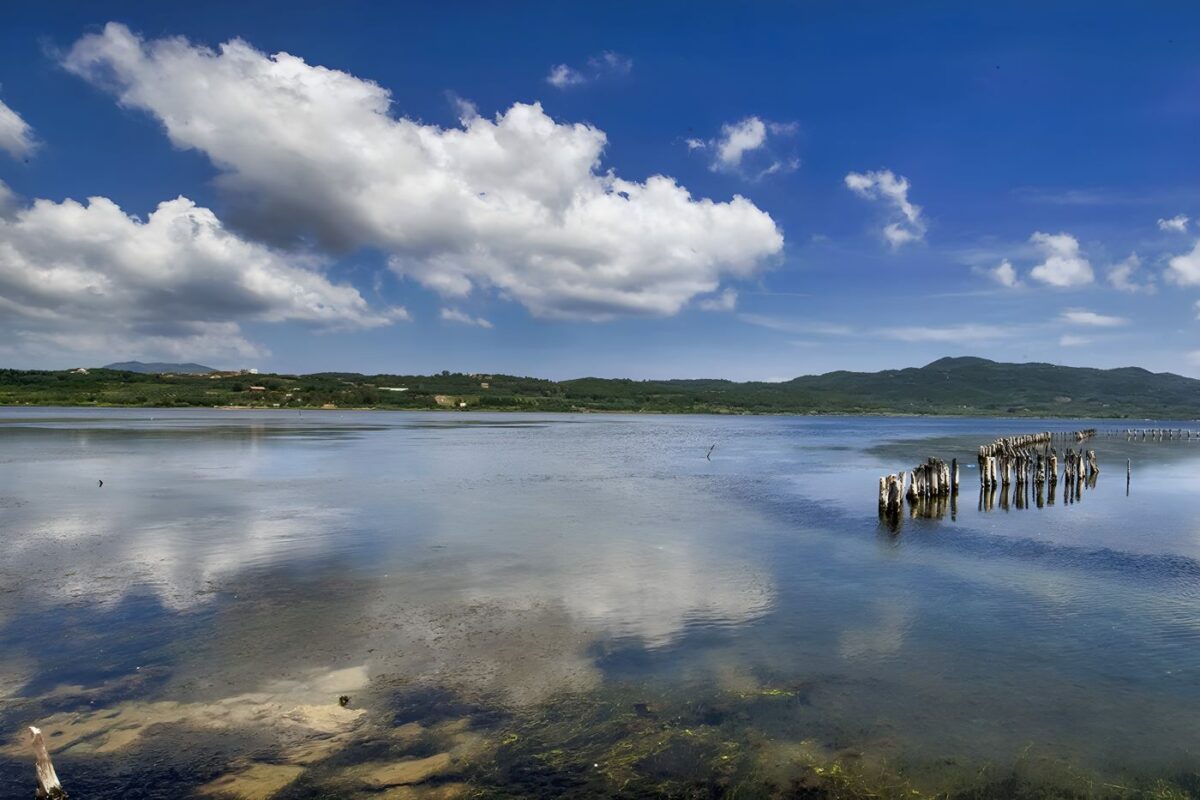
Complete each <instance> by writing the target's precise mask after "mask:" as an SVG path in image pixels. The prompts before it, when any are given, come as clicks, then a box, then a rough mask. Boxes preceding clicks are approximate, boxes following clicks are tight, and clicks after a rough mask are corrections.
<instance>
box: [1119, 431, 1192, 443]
mask: <svg viewBox="0 0 1200 800" xmlns="http://www.w3.org/2000/svg"><path fill="white" fill-rule="evenodd" d="M1108 435H1109V436H1120V435H1124V436H1125V440H1126V441H1133V440H1134V439H1140V440H1142V441H1145V440H1147V439H1149V440H1151V441H1156V442H1165V441H1171V440H1175V439H1180V440H1184V441H1187V440H1191V439H1200V431H1193V430H1188V429H1187V428H1126V429H1125V430H1123V431H1117V430H1112V431H1108Z"/></svg>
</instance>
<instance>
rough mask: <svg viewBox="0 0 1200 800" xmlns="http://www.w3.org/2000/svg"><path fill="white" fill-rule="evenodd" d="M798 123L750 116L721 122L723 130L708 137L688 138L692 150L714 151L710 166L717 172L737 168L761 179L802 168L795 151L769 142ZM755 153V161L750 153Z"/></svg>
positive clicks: (795, 127)
mask: <svg viewBox="0 0 1200 800" xmlns="http://www.w3.org/2000/svg"><path fill="white" fill-rule="evenodd" d="M797 130H798V126H797V125H796V124H795V123H791V122H768V121H766V120H763V119H761V118H759V117H755V116H750V117H746V118H745V119H742V120H739V121H737V122H729V123H726V124H724V125H722V126H721V133H720V135H719V136H717V137H716V138H714V139H710V140H708V141H705V140H704V139H697V138H695V137H691V138H688V139H685V140H684V144H686V145H687V148H688V150H691V151H695V150H705V151H707V152H709V153H711V155H712V161H711V162H710V163H709V168H710V169H712V170H713V171H714V172H733V173H737V174H741V175H743V176H744V177H748V178H751V179H753V180H758V179H760V178H765V177H767V176H768V175H778V174H782V173H787V172H793V171H794V170H797V169H799V168H800V159H799V158H797V157H796V156H794V155H778V154H777V153H776V152H775V148H773V147H770V146H768V141H769V140H770V139H772V138H774V139H778V138H781V137H785V136H791V135H793V134H795V133H796V131H797ZM751 155H753V156H754V158H753V163H750V162H751V159H750V158H749V156H751Z"/></svg>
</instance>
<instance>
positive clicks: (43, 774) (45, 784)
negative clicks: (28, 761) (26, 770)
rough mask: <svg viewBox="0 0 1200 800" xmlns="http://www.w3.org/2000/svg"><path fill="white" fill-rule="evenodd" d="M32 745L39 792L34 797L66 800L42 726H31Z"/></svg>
mask: <svg viewBox="0 0 1200 800" xmlns="http://www.w3.org/2000/svg"><path fill="white" fill-rule="evenodd" d="M29 739H30V742H29V743H30V746H32V747H33V756H34V759H35V763H34V768H35V769H36V770H37V792H36V793H35V794H34V797H37V798H48V799H49V800H66V797H67V793H66V792H65V791H64V790H63V788H62V784H60V783H59V782H58V774H57V773H56V772H55V771H54V764H53V763H52V762H51V761H50V753H49V751H47V750H46V740H45V738H44V737H43V736H42V731H41V729H40V728H35V727H33V726H32V725H31V726H30V727H29Z"/></svg>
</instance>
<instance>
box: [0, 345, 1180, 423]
mask: <svg viewBox="0 0 1200 800" xmlns="http://www.w3.org/2000/svg"><path fill="white" fill-rule="evenodd" d="M0 404H2V405H52V406H55V405H58V406H91V405H94V406H151V407H221V406H245V407H253V408H320V407H322V406H328V405H333V406H336V407H338V408H381V409H438V408H444V409H468V410H477V411H609V412H650V413H711V414H820V413H824V414H950V415H986V416H996V415H1014V416H1060V417H1153V418H1160V419H1191V418H1196V417H1200V380H1195V379H1192V378H1185V377H1182V376H1179V375H1174V374H1171V373H1152V372H1149V371H1147V370H1144V369H1140V368H1136V367H1126V368H1122V369H1110V370H1099V369H1088V368H1080V367H1061V366H1056V365H1053V364H1043V363H1029V364H1005V363H998V362H995V361H989V360H987V359H982V358H967V357H964V358H943V359H940V360H938V361H935V362H933V363H931V364H927V365H926V366H924V367H919V368H916V367H914V368H908V369H900V370H884V371H882V372H869V373H868V372H844V371H839V372H829V373H826V374H824V375H809V376H804V377H800V378H795V379H793V380H790V381H784V382H781V383H764V382H747V383H736V382H733V381H726V380H717V379H698V380H651V381H635V380H628V379H611V378H579V379H576V380H567V381H551V380H545V379H541V378H523V377H515V376H511V375H480V374H471V375H468V374H463V373H451V372H443V373H441V374H439V375H359V374H355V373H339V372H323V373H316V374H311V375H256V374H249V373H242V374H239V373H220V372H218V373H211V374H207V375H205V374H183V373H165V374H154V373H140V372H131V371H125V370H111V369H91V370H88V371H86V373H85V372H84V371H82V370H77V371H54V372H51V371H40V370H0Z"/></svg>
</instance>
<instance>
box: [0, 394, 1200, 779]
mask: <svg viewBox="0 0 1200 800" xmlns="http://www.w3.org/2000/svg"><path fill="white" fill-rule="evenodd" d="M151 417H153V419H151ZM464 423H468V424H464ZM1046 427H1050V425H1049V424H1043V423H1034V422H1026V423H1022V422H1014V421H1008V420H1006V421H985V420H897V419H892V420H878V419H851V418H815V419H807V418H800V419H797V418H736V419H729V418H710V417H694V418H693V417H637V418H630V417H609V416H595V417H578V416H576V417H571V416H552V415H551V416H541V415H539V416H537V417H522V416H516V415H498V416H467V415H462V416H457V415H456V416H449V415H432V414H388V413H371V414H366V413H363V414H341V413H313V412H309V413H305V414H304V415H303V416H300V415H294V414H284V413H239V412H227V413H186V412H164V411H154V412H139V411H113V412H96V411H91V410H89V411H54V412H46V411H29V410H9V411H5V412H2V413H0V445H2V447H0V526H2V528H3V530H4V532H5V540H6V545H5V546H6V555H5V559H4V560H3V564H0V587H2V588H3V593H0V625H3V626H4V627H3V631H2V632H0V645H3V651H4V652H5V655H4V656H3V657H2V658H0V693H4V694H8V695H20V694H22V693H29V692H36V691H46V690H48V689H50V688H52V687H53V685H54V684H55V683H66V682H80V683H87V682H89V681H94V680H99V679H101V678H103V677H106V676H110V675H118V674H121V673H122V672H124V671H129V670H132V669H136V668H137V667H139V666H145V665H158V666H161V667H165V668H167V669H166V673H167V675H168V677H166V678H165V682H164V683H163V684H161V685H158V686H157V688H156V689H155V691H159V692H162V693H163V694H164V696H171V697H176V698H180V699H184V698H189V697H190V698H206V699H211V698H213V697H220V696H229V695H232V694H236V693H238V692H249V691H255V690H258V689H261V688H262V687H263V685H264V684H265V683H268V682H280V681H283V682H286V681H302V680H303V676H304V675H306V674H309V673H310V672H312V671H313V670H319V669H331V668H359V667H361V666H362V665H365V668H366V670H367V672H368V673H369V674H371V675H374V676H399V677H400V678H403V679H405V680H410V679H411V680H421V681H427V682H429V683H431V684H446V685H450V686H455V687H458V688H462V689H465V690H477V691H482V692H489V693H495V694H497V695H500V696H503V697H505V698H507V699H508V700H510V701H512V702H516V703H528V702H533V701H537V700H539V699H543V698H545V697H547V696H550V695H551V694H553V693H554V692H556V691H560V690H562V689H592V688H597V687H599V686H601V685H603V683H604V682H605V681H606V680H609V681H616V682H632V683H634V684H640V685H644V686H646V687H648V690H649V689H650V688H653V687H659V689H661V690H663V691H679V690H682V691H688V690H696V691H703V690H704V689H705V688H706V687H707V688H711V687H719V688H727V689H733V690H735V691H741V690H745V689H747V688H748V687H749V688H752V687H755V686H760V685H781V684H782V685H791V684H795V683H797V682H803V683H805V684H811V685H812V687H813V688H812V690H811V695H810V701H811V702H810V704H809V705H808V706H805V707H804V708H803V709H802V710H801V711H800V712H798V713H799V714H800V716H799V717H788V718H783V719H766V718H764V719H762V720H758V721H757V722H759V723H760V724H761V725H762V726H763V727H764V729H768V730H773V731H774V732H775V733H777V734H779V735H794V734H795V733H796V731H797V730H818V731H824V732H825V733H826V734H827V735H828V736H829V737H830V738H832V739H834V740H837V739H839V738H857V739H859V740H865V741H867V742H869V743H872V744H875V745H876V746H879V747H883V748H885V749H886V748H892V749H893V750H894V751H896V752H898V753H899V752H903V751H904V749H905V748H913V750H914V751H915V752H920V753H923V754H934V755H943V754H946V753H956V754H964V755H967V756H970V755H981V754H988V753H991V754H995V753H1015V752H1017V751H1018V750H1019V749H1020V748H1021V747H1022V746H1023V745H1025V744H1028V743H1037V744H1039V745H1040V746H1045V747H1048V748H1051V749H1054V750H1058V751H1061V752H1063V753H1065V754H1068V755H1072V756H1075V757H1080V758H1084V759H1086V760H1087V761H1090V762H1094V763H1103V762H1105V761H1106V760H1112V759H1117V760H1118V762H1120V763H1125V762H1129V763H1138V762H1150V761H1153V760H1154V759H1160V758H1161V759H1163V760H1164V761H1169V760H1170V759H1172V758H1175V757H1178V756H1181V755H1182V754H1184V753H1186V752H1187V751H1188V750H1189V748H1191V747H1193V746H1194V744H1195V741H1194V739H1195V731H1194V722H1193V719H1194V715H1195V713H1196V712H1197V711H1200V680H1198V679H1200V656H1198V655H1197V652H1196V647H1195V646H1196V644H1197V643H1200V614H1198V612H1200V590H1198V589H1197V588H1196V587H1197V586H1200V583H1198V580H1200V567H1198V566H1197V563H1196V561H1195V560H1194V559H1195V558H1196V557H1197V556H1198V555H1200V535H1198V534H1200V531H1198V530H1197V524H1196V522H1195V520H1194V518H1193V517H1192V515H1191V514H1190V513H1189V512H1188V500H1187V498H1189V497H1190V493H1191V486H1190V484H1191V483H1192V482H1193V481H1192V480H1191V478H1190V477H1189V476H1190V475H1191V474H1193V473H1194V467H1195V463H1196V460H1197V458H1196V456H1197V455H1200V442H1198V443H1194V444H1192V445H1190V446H1189V445H1187V444H1185V443H1176V444H1169V443H1168V444H1162V445H1151V444H1149V443H1146V444H1141V443H1129V444H1127V443H1126V442H1124V440H1123V439H1121V440H1117V439H1106V438H1101V439H1097V440H1094V442H1093V443H1092V444H1091V445H1090V446H1092V447H1094V448H1095V449H1096V450H1097V451H1098V452H1099V453H1100V460H1101V467H1102V469H1103V470H1104V473H1103V474H1102V476H1101V481H1100V484H1099V485H1098V487H1097V489H1095V490H1094V491H1089V492H1086V493H1085V496H1084V498H1083V500H1082V502H1080V503H1079V504H1077V505H1074V506H1069V507H1068V506H1064V505H1062V504H1061V502H1060V503H1059V504H1058V505H1056V506H1054V507H1047V508H1045V509H1041V510H1038V509H1029V510H1021V511H1018V510H1015V509H1013V510H1011V511H1009V512H1004V511H1001V510H999V508H998V507H997V509H996V510H995V511H992V512H990V513H981V512H979V511H977V510H976V507H975V497H974V485H975V484H974V481H975V480H976V476H975V475H974V471H973V470H970V469H964V472H963V476H964V477H963V482H964V487H965V491H964V493H963V496H962V501H961V503H960V505H959V514H958V518H957V520H956V521H955V522H951V521H950V520H949V519H947V520H944V521H941V522H934V521H929V520H906V521H905V524H904V526H903V528H902V530H901V532H900V534H899V535H898V536H890V535H888V534H887V533H886V531H884V530H882V529H881V528H880V527H879V526H878V524H877V520H876V519H875V513H874V507H873V506H874V498H875V494H874V492H875V480H876V478H877V476H878V475H879V474H880V473H881V472H887V471H894V470H896V469H898V468H900V467H901V466H910V465H911V464H915V463H917V462H918V461H919V460H921V459H923V458H924V457H926V456H928V455H938V456H941V457H944V458H947V459H948V458H949V457H950V456H952V455H957V456H959V458H960V459H963V460H965V461H967V462H969V463H971V464H973V459H972V458H971V453H972V451H973V448H974V446H975V445H977V444H978V443H980V442H983V441H987V440H990V439H991V438H994V437H995V436H998V435H1003V434H1006V433H1011V432H1014V431H1020V430H1034V429H1037V428H1046ZM1053 427H1055V428H1065V427H1069V426H1067V425H1065V424H1061V423H1055V424H1054V425H1053ZM880 437H883V439H882V440H881V438H880ZM713 442H716V443H717V449H716V451H715V452H714V454H713V460H712V461H711V462H708V461H706V460H705V459H704V453H705V451H707V449H708V446H709V445H710V444H712V443H713ZM1189 447H1194V448H1197V449H1194V450H1193V449H1189ZM1126 458H1132V459H1133V461H1134V486H1133V492H1132V493H1131V495H1130V496H1129V497H1126V496H1125V491H1124V489H1125V487H1124V483H1125V481H1124V478H1125V475H1124V463H1125V459H1126ZM964 466H965V465H964ZM100 478H103V480H104V482H105V484H104V487H103V488H99V487H97V485H96V481H97V480H98V479H100ZM34 575H36V576H39V577H38V579H36V580H30V576H34ZM73 636H79V637H81V638H79V639H78V641H75V640H74V639H73V638H72V637H73ZM64 639H65V640H66V643H65V644H63V641H64ZM72 641H75V644H72V643H71V642H72ZM56 642H57V643H58V644H57V645H56ZM97 642H103V643H104V644H103V648H102V650H103V655H97V653H96V649H97V648H96V643H97ZM50 651H53V652H54V664H53V666H51V665H50V664H49V663H46V662H47V658H46V653H47V652H50ZM35 676H38V677H35Z"/></svg>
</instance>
